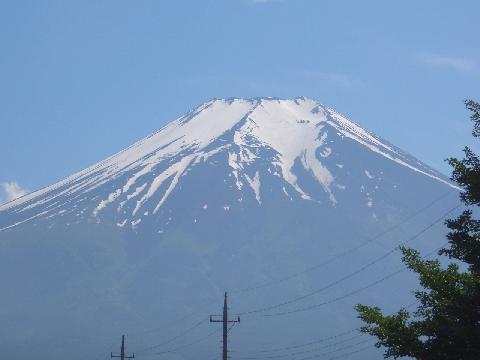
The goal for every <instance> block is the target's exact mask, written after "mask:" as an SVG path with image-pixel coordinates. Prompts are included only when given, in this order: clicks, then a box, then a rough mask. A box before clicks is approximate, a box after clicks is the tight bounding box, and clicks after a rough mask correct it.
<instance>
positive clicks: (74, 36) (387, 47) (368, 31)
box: [0, 0, 480, 200]
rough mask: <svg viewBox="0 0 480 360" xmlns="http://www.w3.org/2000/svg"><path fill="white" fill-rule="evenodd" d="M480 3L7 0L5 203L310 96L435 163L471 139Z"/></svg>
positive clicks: (3, 38) (1, 12)
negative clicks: (239, 104) (200, 122)
mask: <svg viewBox="0 0 480 360" xmlns="http://www.w3.org/2000/svg"><path fill="white" fill-rule="evenodd" d="M478 13H480V2H479V1H459V2H452V1H441V0H440V1H439V0H437V1H427V0H423V1H401V2H400V1H397V2H393V1H368V0H366V1H357V0H351V1H342V0H336V1H328V0H190V1H181V0H176V1H166V0H165V1H162V0H155V1H143V0H141V1H123V0H112V1H109V0H104V1H93V0H92V1H86V0H83V1H64V0H59V1H47V0H44V1H37V0H34V1H22V0H19V1H4V0H0V46H1V47H0V49H1V51H0V99H1V102H0V125H1V127H0V134H1V137H0V139H1V141H0V154H1V156H0V160H1V164H0V183H1V184H2V187H3V192H4V193H3V194H1V193H0V197H2V198H3V200H5V199H7V198H9V197H12V196H18V195H19V194H21V193H22V191H24V190H35V189H38V188H40V187H42V186H46V185H48V184H50V183H52V182H54V181H56V180H59V179H60V178H63V177H65V176H68V175H70V174H72V173H73V172H75V171H78V170H80V169H82V168H84V167H86V166H88V165H91V164H93V163H95V162H96V161H99V160H101V159H103V158H105V157H107V156H109V155H111V154H113V153H115V152H117V151H118V150H121V149H122V148H124V147H126V146H128V145H129V144H131V143H133V142H134V141H135V140H138V139H139V138H142V137H144V136H146V135H148V134H149V133H151V132H153V131H154V130H156V129H157V128H159V127H161V126H162V125H164V124H165V123H166V122H168V121H170V120H172V119H174V118H175V117H177V116H179V115H181V114H183V113H185V112H186V111H188V110H189V109H191V108H192V107H194V106H196V105H198V104H200V103H202V102H204V101H206V100H209V99H211V98H214V97H232V96H236V97H255V96H276V97H286V98H289V97H295V96H299V95H305V96H308V97H311V98H314V99H316V100H318V101H320V102H321V103H323V104H325V105H328V106H331V107H334V108H335V109H336V110H338V111H339V112H341V113H343V114H344V115H346V116H348V117H349V118H350V119H351V120H353V121H356V122H357V123H359V124H360V125H361V126H363V127H364V128H366V129H368V130H370V131H373V132H375V133H376V134H378V135H380V136H382V137H384V138H386V139H387V140H389V141H390V142H392V143H394V144H395V145H397V146H399V147H401V148H403V149H404V150H406V151H408V152H410V153H412V154H413V155H415V156H416V157H418V158H419V159H421V160H423V161H425V162H426V163H428V164H430V165H431V166H433V167H434V168H436V169H438V170H440V171H442V172H444V173H448V172H449V168H448V166H447V165H446V164H445V163H444V162H443V160H444V159H445V158H446V157H448V156H450V155H460V152H459V150H460V149H461V148H462V147H463V146H464V145H465V144H471V136H470V129H471V126H470V122H469V120H468V112H467V111H466V110H465V109H464V106H463V103H462V101H463V100H464V99H466V98H473V99H477V100H479V99H480V81H479V80H480V46H479V45H478V34H479V31H478Z"/></svg>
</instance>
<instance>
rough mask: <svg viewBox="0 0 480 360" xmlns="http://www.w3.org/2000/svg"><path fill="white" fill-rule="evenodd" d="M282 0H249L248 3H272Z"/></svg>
mask: <svg viewBox="0 0 480 360" xmlns="http://www.w3.org/2000/svg"><path fill="white" fill-rule="evenodd" d="M280 1H282V0H249V2H250V3H252V4H267V3H274V2H280Z"/></svg>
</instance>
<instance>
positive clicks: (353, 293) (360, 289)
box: [261, 243, 448, 317]
mask: <svg viewBox="0 0 480 360" xmlns="http://www.w3.org/2000/svg"><path fill="white" fill-rule="evenodd" d="M447 244H448V243H445V244H444V245H442V246H441V247H439V248H436V249H435V250H433V251H431V252H429V253H428V254H427V255H425V256H423V258H424V259H426V258H427V257H429V256H431V255H432V254H434V253H435V252H438V250H440V249H441V248H443V247H444V246H445V245H447ZM405 270H408V266H404V267H402V268H400V269H398V270H396V271H394V272H392V273H390V274H388V275H385V276H383V277H382V278H380V279H378V280H376V281H374V282H372V283H369V284H367V285H365V286H362V287H360V288H357V289H355V290H353V291H351V292H348V293H346V294H344V295H342V296H338V297H336V298H333V299H331V300H328V301H324V302H321V303H318V304H314V305H310V306H306V307H302V308H297V309H293V310H290V311H283V312H278V313H272V314H263V315H261V316H265V317H270V316H280V315H288V314H294V313H299V312H304V311H308V310H312V309H315V308H318V307H321V306H324V305H328V304H332V303H335V302H338V301H340V300H343V299H346V298H348V297H350V296H352V295H355V294H358V293H359V292H362V291H364V290H366V289H369V288H371V287H374V286H376V285H378V284H380V283H382V282H384V281H385V280H387V279H390V278H391V277H394V276H395V275H397V274H399V273H401V272H403V271H405Z"/></svg>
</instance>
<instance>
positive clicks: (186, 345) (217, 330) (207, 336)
mask: <svg viewBox="0 0 480 360" xmlns="http://www.w3.org/2000/svg"><path fill="white" fill-rule="evenodd" d="M220 330H221V329H216V330H215V331H212V332H210V333H208V334H207V335H206V336H204V337H201V338H199V339H197V340H195V341H192V342H190V343H188V344H185V345H182V346H178V347H176V348H173V349H170V350H167V351H162V352H158V353H155V355H163V354H168V353H172V352H176V351H178V350H181V349H184V348H186V347H189V346H192V345H195V344H198V343H200V342H202V341H204V340H206V339H208V338H209V337H211V336H213V335H215V334H216V333H218V332H220Z"/></svg>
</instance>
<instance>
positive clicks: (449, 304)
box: [356, 100, 480, 360]
mask: <svg viewBox="0 0 480 360" xmlns="http://www.w3.org/2000/svg"><path fill="white" fill-rule="evenodd" d="M465 105H466V107H467V109H468V110H470V111H471V112H472V115H471V117H470V118H471V120H472V121H473V131H472V135H473V136H474V137H475V138H478V137H480V104H479V103H477V102H475V101H472V100H468V101H466V102H465ZM464 154H465V157H464V158H463V159H461V160H458V159H456V158H450V159H448V160H447V161H448V163H449V164H450V165H451V166H452V167H453V172H452V176H451V178H452V180H453V181H455V182H456V183H457V184H458V185H459V186H461V187H462V188H463V190H464V191H463V192H461V194H460V199H461V201H462V202H463V203H464V204H465V205H466V206H470V207H472V208H475V207H479V206H480V160H479V158H478V156H477V155H476V154H475V153H474V152H473V151H472V150H471V149H470V148H468V147H466V148H465V149H464ZM473 214H474V213H473V211H472V210H471V209H467V210H465V211H464V212H463V213H462V214H461V215H460V216H458V217H457V218H455V219H450V220H447V221H446V225H447V227H448V228H449V229H450V232H449V233H448V235H447V238H448V244H449V246H448V248H444V249H441V250H440V251H439V255H445V256H448V257H449V258H450V259H453V260H456V262H455V263H451V264H449V265H448V266H447V267H446V268H445V267H442V266H441V264H440V261H439V260H424V259H423V258H422V257H421V255H420V253H419V252H418V251H416V250H413V249H409V248H405V247H403V248H401V251H402V253H403V257H402V261H403V262H404V263H405V264H406V266H407V267H408V268H409V269H410V270H412V271H414V272H415V273H417V274H418V276H419V281H420V285H421V287H422V290H418V291H416V292H415V297H416V298H417V300H418V301H419V306H418V308H417V310H416V311H414V312H409V311H407V310H406V309H401V310H400V311H398V312H397V313H396V314H394V315H384V314H383V313H382V311H381V309H380V308H378V307H370V306H366V305H357V306H356V310H357V312H358V314H359V317H360V319H361V320H362V321H363V322H364V323H365V324H366V325H365V326H363V327H362V328H361V331H362V332H364V333H368V334H371V335H373V336H375V337H377V339H378V341H377V343H376V346H377V347H379V348H380V347H384V348H385V349H386V350H385V353H384V357H385V358H389V357H393V358H395V359H396V358H399V357H404V356H408V357H412V358H415V359H420V360H430V359H432V360H433V359H435V360H446V359H448V360H451V359H458V360H473V359H480V220H478V219H474V217H473ZM460 263H464V264H465V265H466V266H462V268H465V269H466V270H465V271H462V270H461V269H460V266H459V264H460Z"/></svg>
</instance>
